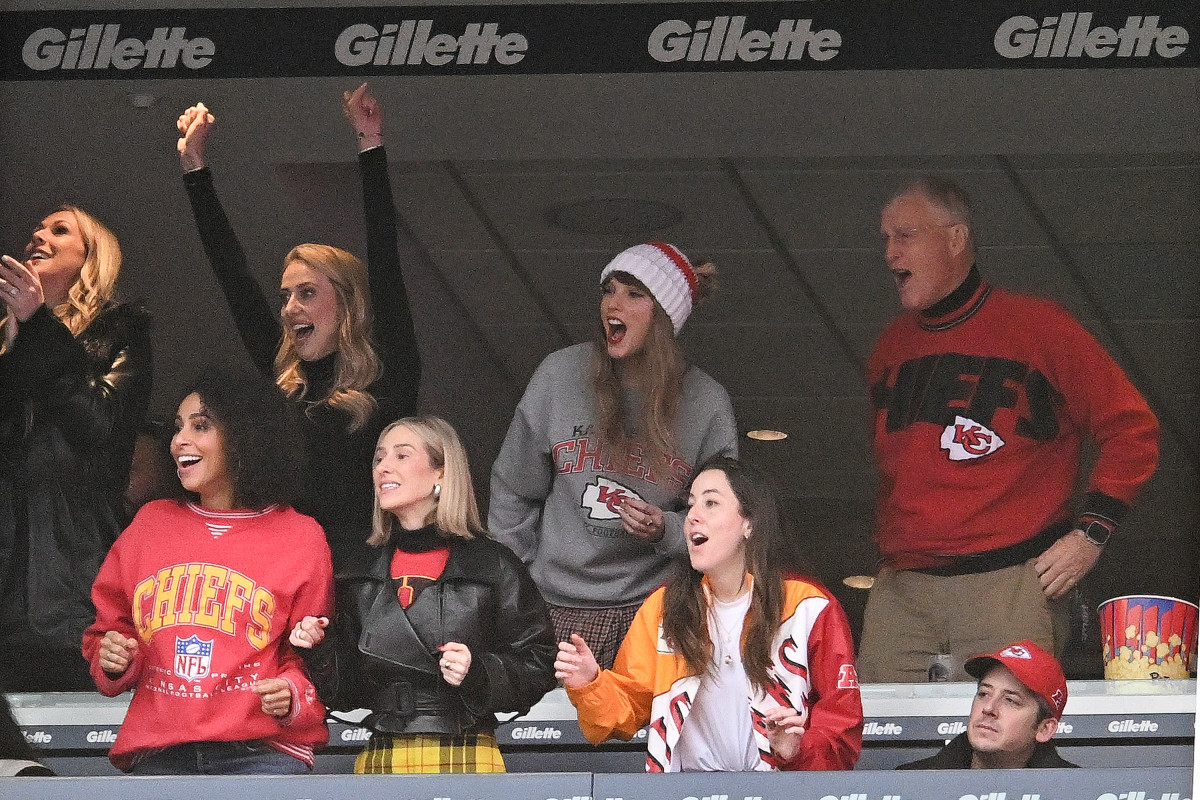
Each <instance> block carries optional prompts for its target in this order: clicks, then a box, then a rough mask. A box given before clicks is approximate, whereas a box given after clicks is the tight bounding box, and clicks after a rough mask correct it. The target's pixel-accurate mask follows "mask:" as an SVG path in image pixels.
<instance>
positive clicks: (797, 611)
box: [567, 578, 863, 772]
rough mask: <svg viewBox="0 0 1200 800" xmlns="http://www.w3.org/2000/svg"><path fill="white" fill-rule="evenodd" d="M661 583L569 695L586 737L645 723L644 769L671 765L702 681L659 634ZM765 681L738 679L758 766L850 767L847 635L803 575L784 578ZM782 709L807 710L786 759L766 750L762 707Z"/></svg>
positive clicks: (853, 722)
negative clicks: (611, 657) (600, 667)
mask: <svg viewBox="0 0 1200 800" xmlns="http://www.w3.org/2000/svg"><path fill="white" fill-rule="evenodd" d="M664 593H665V588H660V589H658V590H657V591H655V592H654V593H653V594H652V595H650V596H649V597H648V598H646V602H645V603H643V604H642V607H641V608H640V609H639V610H638V613H637V616H636V617H635V618H634V620H633V625H632V626H631V627H630V629H629V633H628V635H627V636H626V637H625V642H624V643H623V644H622V645H621V650H620V652H619V653H618V654H617V660H616V664H615V665H614V666H613V669H611V670H604V671H602V672H601V673H600V675H599V677H597V678H596V680H594V681H592V682H591V683H590V684H588V685H587V686H583V687H580V688H578V689H568V690H567V694H568V696H569V697H570V698H571V702H572V703H574V704H575V708H576V709H577V710H578V712H579V726H580V728H581V729H582V730H583V734H584V736H586V737H587V738H588V740H589V741H591V742H592V743H594V744H599V743H600V742H602V741H604V740H605V739H608V738H610V737H615V738H619V739H631V738H632V737H633V736H634V735H635V734H636V733H637V732H638V730H639V729H640V728H641V727H642V726H643V725H646V724H647V723H648V724H649V731H648V737H647V739H648V741H647V753H646V771H647V772H677V771H678V770H679V766H678V763H677V762H676V761H675V759H674V750H675V745H676V744H677V743H678V742H679V735H680V732H681V731H682V730H683V726H684V725H685V724H686V723H687V718H688V713H689V712H690V710H691V707H692V702H693V700H694V699H695V697H696V692H697V691H698V690H699V688H700V680H701V676H700V675H693V674H691V673H689V671H688V668H687V664H686V663H685V662H684V660H683V657H682V656H680V655H676V654H675V652H674V651H673V650H672V649H671V647H670V646H669V645H668V644H667V642H666V640H665V638H664V637H663V633H662V618H663V597H664ZM772 648H773V650H774V653H773V655H772V659H771V660H772V662H773V665H772V667H771V670H770V676H771V686H770V688H769V690H768V691H766V692H763V691H761V690H759V689H756V688H755V687H754V686H753V685H752V684H751V683H750V682H749V680H747V681H746V713H747V714H749V715H750V717H751V721H752V723H753V729H754V738H755V740H756V743H757V744H758V751H759V757H760V758H761V760H762V761H761V764H762V768H765V769H778V770H797V769H806V770H808V769H831V770H848V769H852V768H853V767H854V763H855V762H856V761H857V760H858V753H859V751H860V750H861V749H862V727H863V712H862V699H861V697H860V695H859V691H858V676H857V674H856V673H855V669H854V640H853V637H852V636H851V633H850V625H849V623H848V622H847V621H846V615H845V613H844V612H843V611H842V607H841V605H839V604H838V602H837V600H836V599H835V598H834V597H833V596H832V595H831V594H829V592H828V591H827V590H825V589H824V588H822V587H820V586H817V585H815V584H812V583H809V582H808V581H805V580H803V579H799V578H790V579H788V580H787V581H785V582H784V608H783V622H782V624H781V625H780V627H779V630H778V632H776V634H775V639H774V642H773V643H772ZM779 706H788V707H790V708H793V709H795V710H796V711H798V712H799V713H800V714H801V715H802V716H806V717H807V724H806V730H805V733H804V736H803V738H802V739H801V740H800V749H799V751H798V752H797V753H796V755H795V757H794V758H792V759H791V760H790V761H784V760H782V759H781V758H779V757H777V756H775V755H774V754H773V753H772V752H771V745H770V740H769V738H768V735H767V728H766V724H765V716H764V715H765V714H766V712H767V710H768V709H771V708H776V707H779Z"/></svg>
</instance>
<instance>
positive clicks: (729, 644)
mask: <svg viewBox="0 0 1200 800" xmlns="http://www.w3.org/2000/svg"><path fill="white" fill-rule="evenodd" d="M752 596H753V595H752V593H751V592H750V591H747V592H745V593H744V594H743V595H742V596H741V597H739V598H737V599H736V600H733V601H731V602H728V603H722V602H721V601H720V600H717V599H716V598H713V601H712V606H711V607H710V608H709V610H708V635H709V638H710V639H711V640H712V643H713V662H714V663H713V666H712V667H711V668H710V670H709V671H708V672H707V673H705V675H704V677H703V678H701V680H700V688H699V689H698V690H697V691H696V699H695V701H693V703H692V710H691V712H690V713H689V714H688V717H687V720H686V721H685V722H684V724H683V730H682V731H681V732H680V735H679V743H678V744H677V745H676V746H675V753H676V756H677V757H676V758H675V759H673V761H672V764H671V766H672V767H673V768H678V769H679V770H680V771H682V772H749V771H753V770H761V769H769V767H767V765H766V764H764V763H763V761H762V759H761V758H759V754H758V745H756V744H755V742H754V729H753V727H752V723H751V721H750V698H749V697H747V696H746V692H747V691H748V687H749V682H748V681H747V680H746V670H745V668H743V666H742V649H741V642H742V624H743V623H744V622H745V620H746V612H747V611H749V610H750V600H751V598H752Z"/></svg>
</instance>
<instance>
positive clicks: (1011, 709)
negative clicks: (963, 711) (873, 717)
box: [899, 641, 1078, 769]
mask: <svg viewBox="0 0 1200 800" xmlns="http://www.w3.org/2000/svg"><path fill="white" fill-rule="evenodd" d="M963 667H964V669H966V671H967V672H968V673H969V674H970V675H971V676H972V677H974V678H977V679H978V680H979V685H978V687H977V689H976V691H975V700H974V701H973V702H972V703H971V717H970V719H969V720H968V721H967V730H966V733H961V734H959V735H958V736H956V737H954V738H953V739H951V740H950V742H949V743H948V744H947V745H946V746H945V747H943V748H942V749H941V750H939V751H938V752H937V753H936V754H935V755H933V756H930V757H929V758H925V759H922V760H920V761H914V762H912V763H910V764H902V765H901V766H900V767H899V768H900V769H1005V768H1009V767H1074V766H1078V765H1076V764H1072V763H1071V762H1069V761H1067V760H1065V759H1064V758H1062V757H1061V756H1060V755H1059V754H1058V751H1057V750H1055V749H1054V745H1052V744H1050V738H1051V737H1052V736H1054V733H1055V732H1056V731H1057V730H1058V721H1059V720H1060V719H1061V718H1062V713H1063V707H1064V706H1066V704H1067V680H1066V678H1065V677H1063V671H1062V667H1061V666H1059V664H1058V661H1057V660H1056V659H1055V658H1054V656H1052V655H1050V654H1049V653H1047V652H1046V651H1045V650H1043V649H1042V648H1040V647H1038V646H1037V645H1036V644H1034V643H1033V642H1028V641H1022V642H1017V643H1016V644H1010V645H1009V646H1008V647H1005V648H1002V649H1001V650H999V651H998V652H995V653H990V654H988V655H981V656H975V657H974V658H970V659H968V660H967V662H966V664H964V665H963Z"/></svg>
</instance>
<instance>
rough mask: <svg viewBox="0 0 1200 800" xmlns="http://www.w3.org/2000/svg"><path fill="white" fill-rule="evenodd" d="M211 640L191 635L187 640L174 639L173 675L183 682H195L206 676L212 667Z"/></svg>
mask: <svg viewBox="0 0 1200 800" xmlns="http://www.w3.org/2000/svg"><path fill="white" fill-rule="evenodd" d="M212 651H213V640H212V639H209V640H207V641H205V640H203V639H201V638H200V637H199V636H197V635H196V634H194V633H193V634H192V635H191V636H190V637H188V638H187V639H180V638H179V637H178V636H176V637H175V674H176V675H178V676H179V677H180V678H183V679H184V680H185V681H195V680H199V679H200V678H205V677H207V676H208V670H209V667H211V666H212Z"/></svg>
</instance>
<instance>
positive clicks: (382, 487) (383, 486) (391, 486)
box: [379, 481, 400, 492]
mask: <svg viewBox="0 0 1200 800" xmlns="http://www.w3.org/2000/svg"><path fill="white" fill-rule="evenodd" d="M399 488H400V484H398V483H396V482H394V481H388V482H387V483H381V484H379V491H381V492H387V491H390V490H392V489H399Z"/></svg>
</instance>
